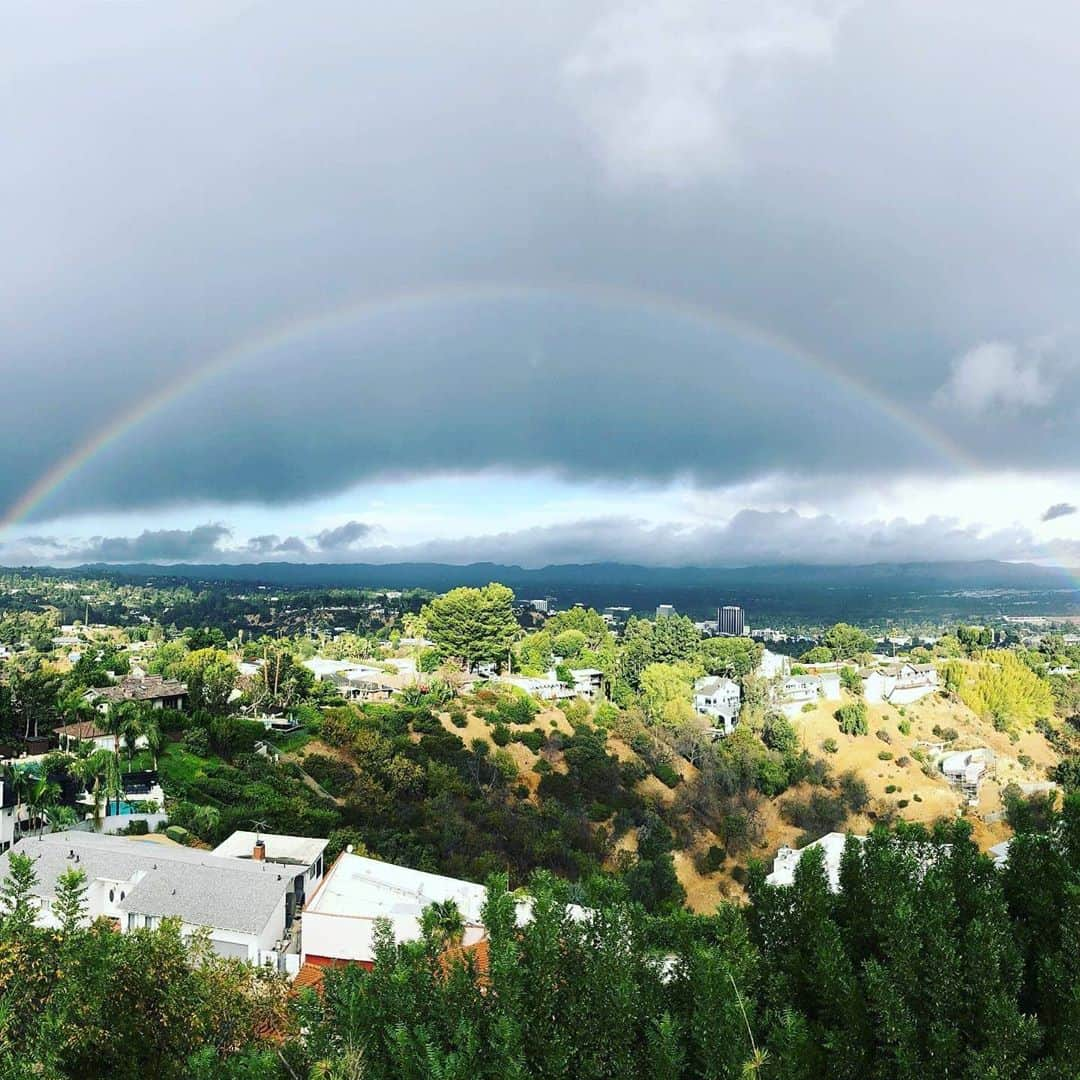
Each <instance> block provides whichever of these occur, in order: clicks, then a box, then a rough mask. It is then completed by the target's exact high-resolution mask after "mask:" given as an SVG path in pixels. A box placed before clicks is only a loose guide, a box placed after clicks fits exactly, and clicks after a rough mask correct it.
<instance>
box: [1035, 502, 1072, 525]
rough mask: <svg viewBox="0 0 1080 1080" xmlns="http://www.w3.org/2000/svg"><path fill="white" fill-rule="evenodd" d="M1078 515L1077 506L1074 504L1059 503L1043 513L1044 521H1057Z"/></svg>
mask: <svg viewBox="0 0 1080 1080" xmlns="http://www.w3.org/2000/svg"><path fill="white" fill-rule="evenodd" d="M1075 513H1076V506H1075V505H1074V504H1073V503H1067V502H1059V503H1054V505H1053V506H1048V507H1047V508H1046V510H1045V511H1044V513H1043V516H1042V520H1043V521H1057V520H1058V518H1063V517H1071V516H1072V515H1073V514H1075Z"/></svg>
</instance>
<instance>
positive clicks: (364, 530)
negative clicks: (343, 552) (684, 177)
mask: <svg viewBox="0 0 1080 1080" xmlns="http://www.w3.org/2000/svg"><path fill="white" fill-rule="evenodd" d="M374 531H375V529H374V526H372V525H366V524H365V523H364V522H362V521H347V522H346V523H345V524H344V525H338V526H337V527H336V528H333V529H323V530H322V531H321V532H318V533H316V534H315V542H316V543H317V544H318V545H319V547H320V548H322V549H323V550H324V551H334V550H336V549H338V548H347V547H351V546H352V545H353V544H355V543H356V542H357V541H358V540H363V539H364V538H365V537H367V536H370V535H371V534H372V532H374Z"/></svg>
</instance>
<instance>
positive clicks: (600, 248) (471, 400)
mask: <svg viewBox="0 0 1080 1080" xmlns="http://www.w3.org/2000/svg"><path fill="white" fill-rule="evenodd" d="M1077 31H1080V11H1078V9H1077V8H1076V6H1075V5H1072V4H1069V3H1066V2H1065V0H1037V2H1036V3H1035V5H1034V7H1033V6H1032V5H1015V4H1009V3H1005V0H992V2H990V3H989V4H988V3H986V2H985V0H980V2H975V0H955V2H953V3H950V4H940V5H927V4H925V3H922V2H919V0H897V2H895V3H890V4H870V3H859V2H856V0H850V2H848V0H844V2H837V0H785V2H783V3H781V2H779V0H732V2H731V3H727V4H716V3H714V2H711V0H686V2H685V3H684V4H680V5H679V17H678V18H675V17H673V15H672V12H671V10H670V8H669V7H668V5H664V4H657V5H640V4H636V3H631V0H625V2H621V0H615V2H612V3H600V2H599V0H597V2H584V3H583V2H581V0H573V2H571V0H552V2H551V3H548V4H544V5H542V6H539V7H535V8H532V9H527V10H526V9H523V8H522V7H521V6H520V5H507V4H505V3H496V2H495V0H481V2H479V3H476V4H470V5H466V6H464V7H462V6H460V5H459V6H457V7H449V6H438V5H436V6H429V8H428V9H427V10H426V11H425V13H424V15H423V18H422V20H421V21H419V22H418V14H417V12H416V11H413V10H406V9H405V8H400V7H399V8H395V7H389V8H387V7H381V8H380V7H372V6H371V5H357V4H355V3H353V2H348V0H315V2H314V3H313V4H308V5H300V6H298V5H290V4H285V3H280V2H270V3H265V4H259V5H254V6H252V5H250V4H247V3H242V2H240V0H214V2H213V3H211V2H209V0H192V2H191V3H189V4H185V5H183V6H182V7H178V8H173V9H167V8H164V7H162V6H161V5H142V6H132V5H123V6H122V7H117V6H116V5H113V4H110V3H106V2H105V0H64V2H63V4H62V17H58V16H57V14H56V11H55V9H54V8H51V7H50V8H49V10H48V11H46V7H45V6H42V5H33V4H21V5H15V7H14V8H12V9H11V10H10V11H8V12H6V13H5V26H4V33H3V35H0V65H2V67H3V69H4V71H5V79H6V82H5V86H6V89H5V94H4V97H3V101H2V102H0V122H2V124H3V130H4V133H5V140H4V141H5V150H6V153H5V167H4V169H3V171H2V173H0V234H2V235H3V236H4V238H5V239H4V245H5V283H4V289H3V290H2V291H0V328H2V329H0V333H2V340H0V358H2V363H3V367H4V386H3V392H4V399H5V406H6V408H5V413H4V425H3V428H2V430H0V451H2V460H3V466H4V467H3V469H2V470H0V507H6V506H10V505H11V504H13V503H14V502H15V501H16V500H17V499H18V498H19V497H20V495H21V494H22V493H23V492H24V491H25V490H26V489H27V488H29V487H30V486H31V485H32V484H33V483H34V482H35V481H36V480H37V478H38V477H39V476H40V475H42V474H43V473H44V472H45V471H46V470H47V469H48V468H50V467H51V466H52V465H53V464H55V463H56V462H57V461H58V460H62V459H63V458H64V457H66V456H67V455H68V454H69V453H71V452H72V451H74V450H75V449H76V448H78V447H79V446H80V445H81V444H83V443H84V442H85V441H86V440H87V439H90V438H92V437H93V436H94V435H95V433H97V432H99V431H101V430H102V429H105V428H107V427H108V426H109V425H110V424H111V423H112V422H113V420H114V419H115V418H116V417H118V416H123V415H124V414H125V413H127V412H130V410H131V409H132V408H133V407H134V406H135V405H136V404H137V403H138V402H139V401H140V400H142V399H144V398H145V397H146V396H147V395H149V394H153V393H154V392H156V391H157V390H158V389H159V388H160V387H161V386H162V385H163V384H164V383H165V382H167V381H169V380H171V379H175V378H178V377H180V376H181V375H182V374H183V373H184V372H185V371H189V370H190V369H191V368H192V367H193V366H195V365H197V364H198V363H200V362H202V361H203V360H204V359H205V357H207V356H208V355H211V354H212V353H214V352H216V351H217V350H220V349H222V348H224V347H226V346H227V345H228V343H230V342H233V341H237V340H243V339H245V338H250V337H252V336H253V335H256V334H258V333H259V332H261V331H262V330H264V329H265V328H266V327H268V326H273V325H278V324H280V323H283V322H285V323H287V322H289V321H290V320H291V319H293V318H295V317H297V316H299V315H302V314H304V313H308V312H313V311H319V310H324V309H327V308H333V307H335V306H338V305H339V304H342V303H344V302H345V301H346V300H347V299H348V298H354V297H360V298H363V297H378V296H385V295H391V294H393V295H397V294H400V293H402V292H405V293H409V292H414V291H416V290H425V289H427V288H429V287H430V286H431V285H432V284H433V283H438V282H454V283H463V282H464V283H469V282H477V281H488V282H490V281H495V282H502V283H507V282H509V283H520V284H552V283H554V284H556V285H558V286H560V287H561V288H564V289H566V290H568V291H569V292H571V293H574V292H575V290H577V286H578V285H579V284H580V283H582V282H588V283H593V284H601V285H603V286H605V287H607V288H611V289H615V290H619V289H634V290H638V291H639V292H643V293H647V294H652V295H663V296H665V297H670V298H673V299H674V301H676V302H677V304H678V303H683V304H685V303H692V304H694V305H697V306H698V307H700V308H703V309H705V310H706V311H709V312H715V313H726V314H728V315H731V316H734V317H736V318H738V319H739V320H742V321H744V322H748V323H752V324H754V325H756V326H758V327H761V328H763V330H764V331H766V332H767V333H769V334H773V335H780V336H782V337H784V338H786V339H789V340H790V341H792V342H794V343H795V344H796V351H803V352H809V353H813V354H817V355H819V356H821V357H823V358H825V359H826V360H827V361H828V363H829V364H832V365H835V367H836V368H837V369H839V370H840V371H843V372H845V373H847V374H849V375H851V376H853V377H856V378H858V379H859V380H861V381H862V382H864V383H866V384H867V385H869V386H870V387H871V388H872V391H873V394H874V395H876V396H877V397H878V398H879V399H880V401H881V402H882V403H883V408H884V411H882V407H879V406H873V405H871V404H869V403H868V401H867V399H866V398H865V397H864V396H861V395H860V394H858V393H852V392H850V391H849V390H847V389H844V388H842V387H840V386H838V384H837V383H836V381H835V380H833V379H830V378H828V377H826V376H825V375H824V374H823V373H822V371H821V370H820V369H817V370H815V369H814V368H813V367H812V366H811V367H807V366H806V365H805V364H802V365H800V364H798V363H796V362H794V361H792V360H791V359H789V358H785V356H784V355H782V353H778V352H770V351H769V350H767V349H764V348H763V347H762V346H760V345H758V344H755V343H754V342H753V341H752V340H751V339H749V338H747V337H746V336H745V335H740V334H731V333H726V334H721V333H716V332H713V331H711V330H708V329H706V328H703V327H702V326H701V325H700V324H699V323H693V322H690V323H688V322H687V321H686V320H685V318H683V317H682V316H681V315H678V313H677V312H675V311H674V310H673V309H672V307H671V305H670V304H668V306H667V311H666V314H665V313H664V312H663V311H661V310H659V309H658V308H656V307H652V308H650V309H647V310H645V309H642V306H641V305H640V303H639V302H638V301H636V300H634V299H632V298H631V299H627V300H625V301H624V302H621V303H616V304H613V303H611V302H610V301H601V300H599V299H597V298H596V297H595V295H594V296H593V297H592V298H591V299H589V298H583V297H582V295H581V293H580V290H578V299H577V300H567V299H563V300H558V301H546V302H542V303H541V302H538V301H535V300H533V301H521V300H516V301H509V300H503V301H498V300H489V301H487V302H485V303H484V304H481V305H478V304H477V303H475V302H463V301H461V300H460V297H459V299H458V300H454V301H446V302H443V303H441V304H436V305H419V306H417V305H414V306H408V305H399V306H398V307H397V308H395V309H394V312H393V313H392V314H384V315H383V316H381V317H379V318H371V317H366V318H365V319H362V320H357V321H355V322H353V323H352V324H348V325H342V326H340V327H338V328H336V329H335V330H334V331H333V332H329V333H325V332H324V333H321V334H314V335H308V336H306V337H303V338H299V339H296V340H294V341H292V342H290V343H288V344H287V345H285V346H282V347H281V348H279V349H278V350H276V351H273V352H271V353H267V354H262V355H259V356H256V357H253V358H252V359H251V360H250V362H249V363H248V364H247V365H246V366H245V367H243V368H240V369H237V370H236V371H235V372H234V373H233V374H232V375H231V376H227V377H223V378H222V379H219V380H218V381H216V382H213V383H209V384H207V385H206V386H205V387H204V388H203V390H202V391H201V392H199V391H197V392H195V393H193V394H189V395H187V396H184V397H182V398H179V399H177V400H174V401H172V402H170V403H169V404H168V405H167V406H166V407H165V408H164V409H162V410H160V411H158V412H157V413H155V414H154V415H153V416H151V417H149V418H148V419H147V420H146V422H145V423H143V424H142V425H140V426H139V427H137V428H136V429H135V430H134V431H132V432H131V433H130V434H129V435H127V436H126V437H125V438H123V439H121V440H119V441H116V442H115V443H114V444H112V446H111V449H107V450H106V451H105V452H104V453H102V454H100V455H98V456H96V457H94V458H93V459H92V460H91V461H90V462H89V463H88V464H87V466H86V467H85V468H84V469H82V470H81V471H80V472H79V473H78V474H77V476H76V477H74V478H73V479H72V480H71V481H70V482H69V483H68V484H66V485H64V486H63V487H61V488H60V489H59V490H58V491H57V493H56V494H55V495H54V496H53V498H52V499H51V500H47V501H45V502H44V503H43V504H42V505H41V506H40V507H39V508H38V510H37V516H40V517H47V516H55V515H57V514H59V513H61V512H67V511H70V510H75V509H78V510H93V509H100V508H104V507H109V508H130V507H147V506H153V505H164V504H175V503H181V502H184V501H190V500H194V499H200V500H205V499H210V500H217V501H220V502H222V503H228V502H230V501H234V500H256V501H262V502H282V501H289V500H295V499H300V498H304V497H306V496H310V495H312V494H317V493H326V492H332V491H338V490H341V489H342V488H344V487H346V486H348V485H350V484H352V483H355V482H357V481H359V480H361V479H364V478H365V477H370V476H385V475H394V474H398V475H412V474H416V473H422V472H426V471H432V470H446V469H476V468H486V467H489V466H511V467H516V468H523V469H527V468H535V467H539V466H544V467H550V468H553V469H555V470H557V471H560V472H564V473H566V474H568V475H587V476H600V477H610V478H613V479H617V480H631V481H632V480H639V479H651V478H663V477H670V476H673V475H683V474H686V473H693V474H695V475H699V476H701V477H702V478H704V479H706V480H717V479H723V480H731V479H739V478H747V477H753V476H758V475H761V474H763V473H767V472H771V471H775V470H778V469H783V470H785V471H793V470H794V471H798V470H802V471H804V472H806V473H814V472H815V471H819V472H820V471H829V472H837V471H846V473H847V474H848V475H850V476H853V477H859V476H863V475H866V474H868V473H870V472H876V473H881V472H887V471H918V470H923V471H929V470H934V471H941V470H955V469H958V468H960V467H961V462H963V467H964V468H970V467H971V465H972V463H978V464H979V465H980V466H981V467H982V468H986V469H992V468H995V467H998V466H1001V465H1006V464H1007V465H1009V466H1017V467H1021V468H1027V469H1038V470H1050V469H1055V468H1063V467H1064V468H1069V467H1073V468H1074V467H1075V466H1076V464H1077V454H1076V444H1075V431H1076V428H1077V422H1078V420H1080V385H1078V384H1080V377H1078V368H1077V366H1076V360H1075V358H1076V350H1075V348H1074V346H1073V344H1072V342H1073V341H1074V340H1075V328H1074V327H1073V326H1072V325H1071V324H1072V320H1073V310H1074V307H1075V294H1076V286H1077V279H1078V275H1080V249H1078V248H1077V246H1076V245H1075V243H1074V241H1073V237H1074V236H1075V234H1076V231H1077V228H1078V227H1080V203H1078V201H1077V199H1076V193H1075V182H1074V180H1073V178H1074V177H1075V176H1076V175H1077V173H1078V171H1080V134H1078V132H1077V128H1076V125H1075V122H1074V117H1073V110H1072V108H1071V102H1072V101H1073V100H1074V99H1075V89H1076V87H1075V82H1076V70H1077V63H1078V61H1080V44H1078V42H1080V33H1077ZM195 72H197V73H198V77H197V78H193V73H195ZM466 291H467V290H466ZM665 303H666V302H665ZM661 307H663V305H661ZM898 410H902V411H906V413H907V414H908V415H909V417H912V418H914V419H913V420H909V421H904V422H898V421H897V420H896V419H895V415H896V413H897V411H898ZM988 421H989V422H988ZM920 427H923V428H926V427H929V428H935V429H937V430H938V431H939V432H947V433H948V438H949V439H950V440H952V441H953V442H955V443H956V444H957V445H958V447H959V450H960V451H961V452H960V453H954V452H953V451H951V450H949V449H948V448H947V447H946V446H945V444H944V443H943V442H942V441H941V439H940V438H936V437H933V436H928V435H927V434H926V432H925V431H922V432H920V431H918V430H917V429H918V428H920ZM0 512H2V511H0ZM356 539H357V540H362V539H364V537H361V536H358V537H356ZM103 542H104V541H103ZM354 542H355V541H354ZM267 543H270V542H269V540H267ZM316 543H317V542H316ZM279 545H292V547H293V548H294V549H297V550H299V547H300V546H301V545H303V546H305V547H310V546H311V545H310V543H309V542H308V541H307V540H304V539H299V538H296V537H291V538H288V539H286V540H275V541H274V542H273V544H271V545H270V550H273V548H274V547H276V546H279ZM253 550H254V549H253Z"/></svg>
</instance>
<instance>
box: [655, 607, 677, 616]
mask: <svg viewBox="0 0 1080 1080" xmlns="http://www.w3.org/2000/svg"><path fill="white" fill-rule="evenodd" d="M674 614H675V608H674V606H673V605H672V604H661V605H660V606H659V607H658V608H657V609H656V617H657V618H658V619H670V618H671V616H672V615H674Z"/></svg>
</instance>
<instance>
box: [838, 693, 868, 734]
mask: <svg viewBox="0 0 1080 1080" xmlns="http://www.w3.org/2000/svg"><path fill="white" fill-rule="evenodd" d="M834 715H835V716H836V722H837V724H839V725H840V730H841V731H842V732H843V733H844V734H845V735H866V734H867V733H868V732H869V731H870V722H869V713H868V711H867V708H866V704H865V702H862V701H856V702H851V703H849V704H847V705H841V706H840V708H839V709H837V710H836V713H835V714H834Z"/></svg>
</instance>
